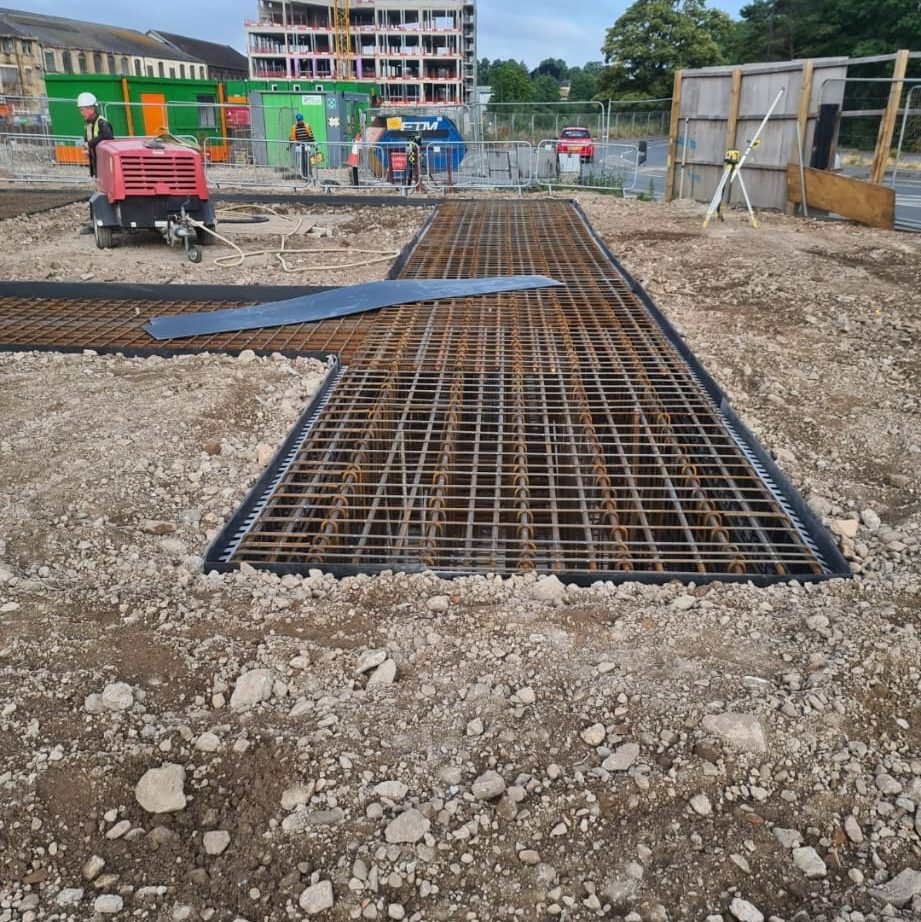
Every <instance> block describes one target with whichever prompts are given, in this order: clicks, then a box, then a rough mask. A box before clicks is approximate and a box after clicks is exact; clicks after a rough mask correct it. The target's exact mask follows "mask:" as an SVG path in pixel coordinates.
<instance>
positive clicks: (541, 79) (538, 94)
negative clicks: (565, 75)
mask: <svg viewBox="0 0 921 922" xmlns="http://www.w3.org/2000/svg"><path fill="white" fill-rule="evenodd" d="M531 86H532V89H533V93H534V95H533V99H534V102H559V101H560V85H559V83H557V82H556V80H554V79H553V77H551V76H550V75H549V74H541V75H540V76H538V77H537V78H536V79H535V80H533V81H532V83H531Z"/></svg>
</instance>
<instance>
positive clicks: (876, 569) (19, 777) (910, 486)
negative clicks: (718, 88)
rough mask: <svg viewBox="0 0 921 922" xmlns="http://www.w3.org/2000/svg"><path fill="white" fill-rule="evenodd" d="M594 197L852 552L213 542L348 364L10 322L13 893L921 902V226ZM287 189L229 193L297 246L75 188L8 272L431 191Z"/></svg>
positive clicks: (335, 900)
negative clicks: (170, 232)
mask: <svg viewBox="0 0 921 922" xmlns="http://www.w3.org/2000/svg"><path fill="white" fill-rule="evenodd" d="M579 201H580V203H581V205H582V206H583V208H584V209H585V211H586V213H587V215H588V217H589V220H590V221H591V222H592V224H593V226H594V227H595V228H596V230H597V231H598V232H599V233H600V235H601V236H602V237H603V239H604V240H605V241H606V243H607V244H608V245H609V247H610V248H611V250H612V251H613V253H614V255H615V256H616V257H617V258H618V259H619V260H620V261H621V262H622V263H623V264H624V266H625V267H626V268H627V269H628V270H629V271H630V272H631V273H632V274H633V275H634V276H635V277H636V278H637V279H638V280H639V281H640V282H641V283H642V284H643V285H644V286H645V287H646V289H647V290H648V292H649V294H650V295H651V296H652V297H653V299H654V300H655V301H656V302H657V304H658V305H659V306H660V307H661V308H662V310H663V311H664V313H665V314H666V315H667V317H668V318H669V319H670V320H671V321H672V322H673V323H674V324H675V325H676V326H677V328H678V329H679V331H680V332H681V334H682V335H683V336H684V337H685V339H686V340H687V342H688V344H689V345H690V347H691V349H692V350H693V351H694V352H695V353H696V354H697V356H698V357H699V358H700V360H701V361H702V362H703V364H704V365H705V367H706V368H707V369H708V370H709V371H710V372H711V373H712V374H713V376H714V377H715V379H716V381H717V382H718V383H719V384H720V385H721V386H722V387H723V388H724V389H725V391H726V392H727V394H728V397H729V399H730V401H731V403H732V405H733V406H734V407H735V409H736V410H738V411H739V412H740V414H741V415H742V417H743V418H744V419H745V420H746V422H747V423H748V424H749V426H750V427H751V428H752V429H753V430H754V432H755V433H756V434H757V435H758V437H759V438H760V439H761V441H762V443H763V444H764V445H765V446H766V448H767V449H768V450H769V451H770V453H771V454H772V455H773V456H774V457H775V458H776V459H777V461H778V463H779V464H780V466H781V467H782V468H783V470H784V471H785V472H786V473H787V474H788V475H789V477H790V479H791V480H792V481H793V483H794V484H795V485H796V486H797V487H798V488H799V489H800V490H801V491H802V493H803V494H804V496H805V497H806V498H807V500H808V501H809V503H810V505H811V506H812V508H813V510H814V511H815V512H816V513H817V514H818V515H819V516H821V517H822V519H823V521H824V522H825V523H826V524H827V525H829V527H830V528H831V529H832V530H833V532H834V533H835V534H836V536H837V537H838V539H839V541H840V543H841V545H842V548H843V550H844V552H845V554H846V555H847V557H848V558H849V560H850V561H851V564H852V566H853V569H854V572H855V576H854V578H853V579H851V580H836V581H831V582H826V583H822V584H817V585H808V586H803V585H799V584H795V583H794V584H785V585H777V586H774V587H771V588H766V589H757V588H754V587H752V586H749V585H745V584H739V585H728V584H709V585H708V584H702V585H680V584H677V583H675V584H668V585H664V586H645V585H640V584H637V583H625V584H622V585H613V584H607V583H598V584H596V585H595V586H593V587H591V588H581V589H580V588H575V587H567V586H564V585H562V584H560V583H559V582H558V581H557V580H556V579H555V578H554V577H547V576H546V575H545V574H534V575H527V576H513V577H511V578H498V577H497V578H465V579H460V580H456V581H454V582H445V581H440V580H439V579H437V578H436V577H435V576H433V575H431V574H414V575H407V574H401V573H384V574H381V575H377V576H375V577H373V578H372V577H362V576H358V577H350V578H347V579H342V580H339V581H336V580H335V579H333V578H332V577H330V576H328V575H324V574H323V573H321V572H318V571H317V572H312V573H311V574H310V575H309V576H308V577H305V578H300V577H295V576H286V577H284V578H278V577H276V576H274V575H268V574H264V573H263V574H260V573H258V572H255V571H252V570H248V571H246V572H237V573H232V574H227V575H218V574H214V573H212V574H208V573H203V572H202V565H201V559H202V555H203V553H204V551H205V549H206V547H207V545H208V543H209V542H210V540H211V539H212V538H213V537H214V535H215V534H216V532H217V531H218V530H219V529H220V527H221V526H222V525H223V523H224V522H226V520H227V519H228V517H229V516H230V514H231V513H232V511H233V510H234V509H235V508H236V506H237V505H238V504H239V502H240V501H241V500H242V498H243V497H244V495H245V493H246V491H247V489H248V488H249V487H250V486H251V485H252V484H253V482H254V481H255V479H256V478H257V477H258V475H259V473H260V471H261V469H262V468H263V466H264V464H265V462H266V461H267V459H268V458H269V457H270V455H271V454H272V452H273V451H274V448H275V447H276V446H277V445H278V443H279V442H280V441H281V439H282V438H283V436H284V434H285V432H286V431H287V429H288V427H289V426H290V425H291V423H292V422H293V421H294V419H295V418H296V416H297V415H298V413H299V412H300V410H301V409H302V407H303V405H304V403H305V401H306V399H307V398H308V397H309V395H310V394H311V393H313V391H314V390H315V389H316V387H317V386H318V384H319V382H320V380H321V376H322V373H323V367H322V365H320V364H319V363H318V362H316V361H315V360H313V359H288V358H283V357H280V356H275V357H265V358H259V357H255V356H253V355H252V354H251V353H244V354H242V355H241V356H239V357H227V356H218V355H202V356H183V357H178V358H173V359H163V358H148V359H141V358H125V357H122V356H117V355H96V354H94V353H91V352H88V353H83V354H80V353H76V354H58V353H14V352H5V353H0V498H2V503H0V922H12V920H21V922H31V920H36V919H52V918H54V919H74V920H81V919H90V918H94V917H97V918H101V917H103V916H114V917H115V918H126V917H128V916H132V917H136V918H146V919H156V920H161V919H162V920H171V922H181V920H185V919H191V920H197V919H202V920H209V919H213V920H227V922H231V920H249V922H263V920H281V919H300V918H307V917H314V916H315V917H317V918H323V919H329V920H346V919H358V918H363V919H375V918H377V919H396V920H399V919H404V918H405V919H411V920H416V922H423V920H424V922H429V920H464V922H474V920H479V922H492V920H500V919H520V920H522V922H528V920H549V919H561V920H587V919H596V918H604V919H610V920H623V919H627V920H631V922H636V920H642V922H663V920H685V919H686V920H710V922H715V920H717V919H722V920H724V922H730V920H733V919H737V920H742V922H758V920H762V919H782V920H789V922H792V920H798V922H816V920H828V922H832V920H835V922H861V920H873V919H883V918H904V919H914V918H921V635H919V609H921V357H919V350H918V344H919V339H921V238H919V237H917V236H910V235H903V234H897V233H887V232H882V231H877V230H870V229H865V228H861V227H857V226H854V225H851V224H847V223H833V222H820V221H815V220H802V219H796V218H788V217H785V216H782V215H775V214H766V215H763V216H762V219H763V223H762V225H761V226H760V227H759V228H757V229H752V228H751V227H750V226H749V225H748V224H747V222H746V220H744V217H745V216H744V215H742V214H738V213H731V214H730V215H729V216H728V219H727V221H726V222H725V223H724V224H717V225H714V226H711V227H710V228H708V229H707V230H704V229H703V228H702V227H701V217H702V214H701V212H702V208H701V207H700V206H693V205H690V204H687V203H684V204H672V205H660V204H648V203H641V202H633V201H624V200H620V199H616V198H612V197H607V196H600V195H587V194H586V195H581V196H579ZM236 208H237V212H236V215H235V216H236V217H237V218H239V211H241V210H246V209H245V208H244V206H236ZM249 211H251V212H259V213H262V214H266V212H265V211H264V210H262V209H254V208H250V209H249ZM274 211H275V212H277V213H275V214H269V215H268V217H269V218H270V220H269V222H262V223H261V224H252V225H247V224H229V223H228V224H225V225H223V227H221V226H219V230H221V232H222V233H223V232H224V231H226V233H227V236H228V237H230V238H232V239H233V240H234V241H235V242H236V243H237V245H238V246H239V247H240V248H241V249H242V250H244V251H246V252H254V251H260V250H262V251H272V250H277V249H279V248H281V246H282V243H281V236H280V235H281V234H287V233H288V232H289V231H293V233H291V234H290V236H289V237H288V238H287V239H286V241H285V243H284V247H285V249H286V250H288V251H290V250H292V249H297V250H300V249H304V250H310V251H311V252H310V253H305V254H293V255H291V256H289V257H288V258H287V264H288V268H289V269H294V270H297V271H292V272H286V271H285V269H284V267H283V265H282V263H281V261H280V260H279V259H278V257H277V256H275V255H272V254H271V253H269V254H266V255H260V256H254V257H251V258H247V259H246V260H244V261H243V263H242V265H239V266H233V265H227V264H225V265H222V266H218V265H215V264H214V262H213V261H212V260H213V258H214V257H215V256H228V255H232V254H233V252H234V251H233V250H231V249H230V248H229V247H226V246H219V247H213V248H211V249H207V250H206V251H205V259H204V261H203V262H202V263H201V264H199V265H194V264H192V263H190V262H188V261H187V260H186V259H184V258H183V255H182V253H181V251H179V250H175V249H173V250H171V249H169V248H168V247H167V246H165V245H164V244H163V243H162V241H159V240H158V239H157V238H156V237H155V236H150V235H144V236H138V237H135V238H132V239H130V240H128V241H124V242H123V243H122V245H119V246H118V247H117V248H115V249H112V250H110V251H100V250H97V249H96V247H95V244H94V241H93V238H92V237H91V236H80V235H79V234H78V230H79V226H80V224H81V222H83V221H85V218H86V206H85V205H83V204H77V205H68V206H65V207H59V208H56V209H53V210H50V211H45V212H42V213H38V214H32V215H21V216H16V217H8V218H6V219H4V220H2V221H0V253H2V257H0V275H2V278H3V280H57V281H94V282H108V281H112V282H114V281H118V282H147V283H167V282H169V283H173V284H186V283H188V284H191V283H196V284H209V283H215V284H228V283H230V284H232V283H240V284H299V283H303V284H305V285H340V284H349V283H356V282H361V281H368V280H371V279H375V278H382V277H384V275H385V274H386V272H387V270H388V267H389V259H390V258H392V255H393V254H395V253H396V252H397V251H399V250H400V248H401V247H402V246H404V245H405V244H406V243H407V242H408V241H410V240H411V238H412V236H413V235H414V234H415V232H416V231H417V229H418V228H419V226H420V225H421V223H422V222H423V221H424V219H425V217H426V215H427V211H426V209H424V208H419V207H409V206H407V207H398V208H387V209H374V208H370V207H354V206H349V205H347V204H343V200H342V199H339V198H332V197H331V198H330V201H329V204H328V206H324V207H314V206H311V207H310V209H300V208H298V207H297V206H295V205H290V204H288V205H284V206H279V207H277V208H274ZM224 216H225V217H230V216H231V215H228V214H227V213H226V212H225V213H224ZM299 219H300V224H299V225H298V220H299ZM331 251H332V252H331ZM372 251H373V252H372ZM378 256H379V257H380V258H381V261H379V262H373V261H372V260H375V259H376V258H377V257H378ZM343 263H346V264H349V267H347V268H343V269H331V268H316V267H317V266H318V265H319V266H326V267H329V266H331V265H342V264H343ZM161 769H162V770H161ZM151 770H155V771H154V772H153V773H152V774H150V772H151Z"/></svg>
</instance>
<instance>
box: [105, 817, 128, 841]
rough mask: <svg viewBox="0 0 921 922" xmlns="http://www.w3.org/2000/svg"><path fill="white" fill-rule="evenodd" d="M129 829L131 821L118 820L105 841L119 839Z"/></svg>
mask: <svg viewBox="0 0 921 922" xmlns="http://www.w3.org/2000/svg"><path fill="white" fill-rule="evenodd" d="M130 828H131V820H120V821H119V822H117V823H116V824H115V825H114V826H113V827H112V828H111V829H110V830H109V831H108V832H107V833H106V838H107V839H120V838H121V837H122V836H123V835H124V834H125V833H126V832H127V831H128V830H129V829H130Z"/></svg>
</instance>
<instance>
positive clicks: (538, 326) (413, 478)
mask: <svg viewBox="0 0 921 922" xmlns="http://www.w3.org/2000/svg"><path fill="white" fill-rule="evenodd" d="M530 272H537V273H541V274H545V275H548V276H550V277H552V278H556V279H558V280H560V281H563V282H565V283H566V286H567V287H566V288H564V289H549V290H544V291H535V292H517V293H505V294H500V295H492V296H484V297H478V298H471V299H463V300H460V299H457V300H453V301H442V302H433V303H424V304H417V305H406V306H403V307H400V308H395V309H392V310H388V311H386V312H383V313H381V314H380V315H378V318H377V320H376V322H375V324H374V327H373V330H372V331H370V333H369V335H368V337H367V339H366V340H365V342H364V343H363V345H362V346H361V347H360V348H358V349H357V350H356V352H355V354H354V357H353V358H352V359H351V360H350V363H349V367H348V368H346V369H345V370H344V371H343V372H342V373H341V374H340V375H339V376H338V379H337V380H336V381H335V383H334V385H333V386H332V387H331V389H330V391H329V392H328V393H325V394H324V396H323V405H322V407H316V408H314V410H313V412H312V415H311V419H310V425H305V426H304V427H303V433H302V435H301V436H299V437H298V439H297V440H294V441H293V442H292V444H291V445H290V446H288V447H289V449H290V450H286V451H284V452H282V453H280V457H279V464H278V468H277V470H276V471H275V472H274V473H273V474H272V476H271V477H268V478H266V479H264V481H263V483H261V484H260V486H259V488H258V489H257V490H255V491H254V493H253V495H252V496H251V498H250V500H249V501H248V502H247V504H246V506H245V507H244V508H243V510H241V512H240V513H239V514H238V515H237V516H236V517H235V519H234V520H233V521H232V522H231V523H230V525H229V526H228V528H227V529H225V532H224V533H223V534H222V536H221V537H220V538H219V540H218V542H216V544H215V546H214V547H213V548H212V551H211V553H210V554H209V562H210V563H212V564H216V565H220V566H232V565H236V564H239V563H241V562H247V563H250V564H253V565H256V566H264V567H270V568H273V569H276V570H278V571H306V569H308V568H310V567H321V568H324V569H328V570H332V571H334V572H338V573H348V572H356V571H366V570H374V569H383V568H388V567H399V568H409V569H414V568H431V569H433V570H436V571H438V572H442V573H445V574H458V573H473V572H489V571H491V572H501V573H510V572H526V571H530V570H538V571H554V572H558V573H560V574H565V576H566V577H567V578H568V579H574V580H576V581H586V580H588V579H598V578H613V579H628V578H629V579H636V578H647V579H665V578H670V577H673V576H678V577H682V578H700V577H707V578H722V579H755V580H756V581H759V582H769V581H773V580H776V579H788V578H794V577H795V578H801V579H817V578H822V577H824V576H827V575H831V574H833V573H845V572H847V568H846V565H845V564H844V562H843V560H841V558H840V555H838V554H837V552H836V551H835V549H834V547H833V546H832V545H831V544H830V542H828V541H827V536H824V535H822V534H821V533H820V532H821V530H820V529H817V526H816V523H814V521H811V520H810V518H809V516H808V513H806V512H805V509H804V507H803V506H802V503H801V501H800V500H799V498H798V497H796V496H795V494H792V491H790V490H789V489H787V488H786V486H785V485H783V484H781V486H778V480H779V479H780V478H779V474H778V472H776V471H773V472H772V471H771V469H770V468H771V466H770V463H769V462H767V461H766V459H765V458H764V457H763V455H762V454H761V453H760V451H759V450H758V449H757V446H754V445H753V444H752V441H753V440H751V439H746V438H741V437H740V435H739V432H738V430H737V428H736V427H734V426H733V425H732V423H731V421H730V420H728V419H727V418H726V416H725V415H724V414H723V412H722V411H721V410H720V408H719V406H718V404H717V402H715V400H714V395H713V394H712V393H710V392H708V390H707V389H706V388H705V386H704V385H703V384H702V383H701V381H700V378H699V376H698V375H697V374H695V371H694V369H693V368H692V367H691V366H690V365H689V364H688V362H687V361H686V359H685V358H683V357H682V355H681V354H680V353H679V351H678V349H677V348H676V344H675V342H674V341H673V337H671V336H670V335H669V331H668V330H667V329H666V328H665V326H664V325H663V322H662V321H661V319H660V318H658V317H657V316H656V313H655V311H654V309H652V308H651V305H649V304H648V303H645V301H644V300H643V299H642V298H641V297H640V296H638V294H637V293H636V292H635V291H634V289H633V287H632V286H631V280H630V279H629V277H627V276H626V275H625V274H623V273H622V272H621V271H620V270H619V268H618V267H617V265H616V263H614V262H613V260H612V259H611V258H610V257H609V255H608V254H607V253H606V252H605V251H604V250H603V248H602V247H601V246H599V244H598V243H597V241H596V240H595V239H594V237H593V235H592V233H591V231H590V228H589V227H588V226H587V224H586V222H585V221H584V219H583V218H582V216H581V214H580V213H579V212H578V211H577V210H576V209H575V208H573V207H572V206H571V205H569V204H568V203H563V202H552V201H541V202H533V203H531V202H527V203H525V202H521V203H489V202H482V203H463V204H452V205H444V206H442V207H441V208H440V209H439V211H438V213H437V215H436V217H435V219H434V220H433V221H432V222H431V224H430V225H429V226H428V227H427V229H426V230H425V232H424V234H423V236H422V237H421V239H420V240H419V241H418V243H417V245H416V247H415V248H414V250H413V251H412V253H411V254H410V256H409V258H408V259H407V260H406V262H405V263H404V265H403V268H402V270H401V273H400V275H401V277H404V278H452V277H471V276H485V275H494V274H499V273H504V274H518V273H522V274H523V273H530ZM640 294H641V293H640ZM772 475H773V476H772ZM809 527H812V528H813V529H814V530H813V532H812V533H811V534H810V532H809ZM816 529H817V530H816ZM820 548H821V549H820Z"/></svg>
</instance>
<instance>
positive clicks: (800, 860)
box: [793, 845, 828, 880]
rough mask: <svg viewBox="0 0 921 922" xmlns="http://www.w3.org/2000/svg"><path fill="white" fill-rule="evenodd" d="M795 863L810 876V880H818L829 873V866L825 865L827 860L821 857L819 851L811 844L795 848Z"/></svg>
mask: <svg viewBox="0 0 921 922" xmlns="http://www.w3.org/2000/svg"><path fill="white" fill-rule="evenodd" d="M793 863H794V864H795V865H796V866H797V867H798V868H799V869H800V870H801V871H802V872H803V873H804V874H805V875H806V877H808V878H809V880H817V879H818V878H820V877H825V876H827V874H828V868H827V867H825V862H824V861H823V860H822V859H821V858H820V857H819V853H818V852H817V851H816V850H815V849H814V848H813V847H812V846H811V845H804V846H802V847H801V848H794V849H793Z"/></svg>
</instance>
